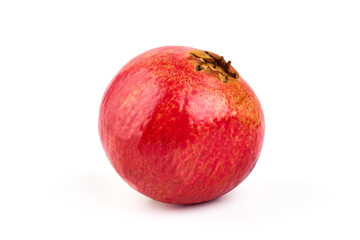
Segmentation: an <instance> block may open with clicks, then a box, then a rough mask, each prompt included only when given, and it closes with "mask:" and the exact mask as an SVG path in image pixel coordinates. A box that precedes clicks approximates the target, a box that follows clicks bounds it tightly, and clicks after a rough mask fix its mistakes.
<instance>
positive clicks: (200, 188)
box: [99, 46, 264, 204]
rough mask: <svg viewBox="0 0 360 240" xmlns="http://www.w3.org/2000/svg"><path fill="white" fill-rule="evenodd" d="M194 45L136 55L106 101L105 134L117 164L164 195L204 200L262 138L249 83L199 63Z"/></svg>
mask: <svg viewBox="0 0 360 240" xmlns="http://www.w3.org/2000/svg"><path fill="white" fill-rule="evenodd" d="M194 50H195V49H193V48H189V47H174V46H169V47H161V48H156V49H152V50H150V51H147V52H145V53H143V54H141V55H139V56H137V57H135V58H134V59H132V60H131V61H130V62H128V63H127V64H126V65H125V66H124V67H123V68H122V69H121V70H120V72H119V73H118V74H117V75H116V76H115V77H114V79H113V80H112V82H111V83H110V85H109V86H108V88H107V90H106V92H105V94H104V97H103V100H102V103H101V107H100V117H99V132H100V138H101V142H102V144H103V147H104V150H105V152H106V155H107V157H108V159H109V160H110V162H111V164H112V166H113V167H114V168H115V170H116V171H117V172H118V174H119V175H120V176H121V177H122V178H123V179H124V180H125V181H126V182H127V183H128V184H129V185H130V186H131V187H133V188H134V189H136V190H137V191H139V192H140V193H142V194H144V195H146V196H148V197H150V198H152V199H155V200H158V201H161V202H166V203H179V204H193V203H200V202H204V201H208V200H211V199H214V198H216V197H219V196H221V195H223V194H225V193H227V192H229V191H231V190H232V189H233V188H235V187H236V186H237V185H238V184H239V183H241V182H242V181H243V180H244V179H245V178H246V177H247V176H248V175H249V173H250V172H251V171H252V169H253V168H254V166H255V164H256V162H257V160H258V157H259V154H260V151H261V147H262V143H263V139H264V116H263V112H262V109H261V106H260V103H259V100H258V99H257V97H256V96H255V94H254V92H253V90H252V89H251V88H250V86H249V85H248V84H247V83H246V82H245V81H244V80H243V79H242V78H241V77H240V76H239V75H238V74H237V76H238V77H237V78H236V79H234V78H229V81H228V82H226V83H224V82H223V81H221V79H220V78H219V76H218V73H217V72H216V71H212V70H210V69H208V70H204V71H197V70H196V65H197V64H198V63H199V59H197V58H196V57H194V56H193V55H191V54H190V53H191V52H192V51H194ZM232 70H233V71H235V69H233V68H232Z"/></svg>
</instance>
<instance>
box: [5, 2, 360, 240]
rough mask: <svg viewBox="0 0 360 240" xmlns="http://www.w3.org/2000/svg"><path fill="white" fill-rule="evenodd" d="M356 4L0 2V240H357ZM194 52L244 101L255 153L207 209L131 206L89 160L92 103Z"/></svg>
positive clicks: (102, 168) (101, 159) (118, 185)
mask: <svg viewBox="0 0 360 240" xmlns="http://www.w3.org/2000/svg"><path fill="white" fill-rule="evenodd" d="M359 23H360V3H359V1H346V0H342V1H314V0H313V1H225V0H222V1H195V0H193V1H185V0H184V1H176V2H175V1H142V2H141V1H130V0H128V1H112V2H111V1H57V2H55V1H1V3H0V81H1V82H0V111H1V112H0V114H1V117H0V123H1V124H0V194H1V197H0V238H1V239H4V240H5V239H6V240H7V239H329V238H333V239H360V233H359V231H360V230H358V229H356V228H358V227H359V225H360V224H359V222H360V220H359V215H360V207H359V203H360V196H359V189H360V188H359V183H360V174H359V169H360V164H359V161H360V154H359V145H360V144H359V143H360V140H359V135H360V127H359V122H360V114H359V111H360V108H359V104H360V96H359V92H360V84H359V83H360V47H359V46H360V24H359ZM164 45H185V46H191V47H195V48H200V49H204V50H209V51H212V52H215V53H218V54H220V55H224V56H225V58H226V59H230V60H232V63H233V66H235V68H236V69H237V70H238V72H239V73H240V74H241V75H242V76H243V78H244V79H245V80H246V81H247V82H248V83H249V84H250V85H251V86H252V88H253V89H254V90H255V92H256V94H257V95H258V97H259V99H260V101H261V103H262V106H263V109H264V112H265V118H266V137H265V143H264V147H263V151H262V154H261V157H260V160H259V162H258V164H257V166H256V167H255V169H254V171H253V172H252V174H251V175H250V176H249V177H248V178H247V179H246V180H245V181H244V182H243V183H242V184H241V185H240V186H239V187H237V188H236V189H235V190H233V191H232V192H230V193H229V194H227V195H225V196H224V197H221V198H219V199H217V200H215V201H212V202H209V203H205V204H199V205H193V206H178V205H168V204H163V203H158V202H155V201H153V200H151V199H149V198H147V197H144V196H143V195H141V194H139V193H137V192H135V191H134V190H133V189H131V188H130V187H129V186H127V185H126V184H125V183H124V182H123V180H122V179H121V178H120V177H119V176H118V175H117V174H116V173H115V171H114V170H113V169H112V167H111V165H110V163H109V162H108V160H107V159H106V156H105V154H104V151H103V149H102V147H101V144H100V141H99V137H98V131H97V117H98V108H99V104H100V101H101V97H102V94H103V93H104V90H105V88H106V86H107V85H108V83H109V82H110V80H111V79H112V77H113V76H114V75H115V74H116V72H117V71H118V70H119V69H120V68H121V67H122V66H123V65H124V64H125V63H126V62H127V61H128V60H130V59H131V58H133V57H134V56H136V55H138V54H140V53H142V52H144V51H146V50H149V49H151V48H155V47H159V46H164Z"/></svg>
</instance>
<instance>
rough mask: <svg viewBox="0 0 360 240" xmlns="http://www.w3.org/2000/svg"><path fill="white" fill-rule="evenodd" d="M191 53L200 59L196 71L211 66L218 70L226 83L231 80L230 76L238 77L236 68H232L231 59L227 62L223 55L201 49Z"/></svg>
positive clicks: (212, 68)
mask: <svg viewBox="0 0 360 240" xmlns="http://www.w3.org/2000/svg"><path fill="white" fill-rule="evenodd" d="M190 54H191V55H192V56H194V57H196V58H199V60H200V62H199V64H198V65H196V71H201V70H205V69H209V68H210V69H211V70H213V71H218V72H219V77H220V79H221V80H222V81H223V82H225V83H226V82H227V81H228V80H229V77H231V78H235V79H236V78H238V75H237V74H236V72H235V71H234V69H233V68H231V61H228V62H226V61H225V59H224V57H223V56H218V55H216V54H214V53H210V52H208V51H201V50H194V51H192V52H191V53H190Z"/></svg>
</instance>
